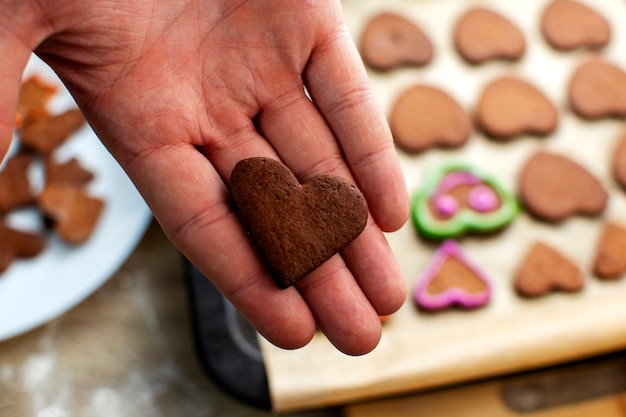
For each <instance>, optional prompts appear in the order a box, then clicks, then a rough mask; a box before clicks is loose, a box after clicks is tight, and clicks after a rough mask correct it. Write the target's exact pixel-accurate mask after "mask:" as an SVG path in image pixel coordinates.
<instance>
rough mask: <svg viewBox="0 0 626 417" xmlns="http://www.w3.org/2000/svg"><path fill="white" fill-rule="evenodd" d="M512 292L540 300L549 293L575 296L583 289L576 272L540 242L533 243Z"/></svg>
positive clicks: (579, 276) (571, 264)
mask: <svg viewBox="0 0 626 417" xmlns="http://www.w3.org/2000/svg"><path fill="white" fill-rule="evenodd" d="M514 284H515V289H516V290H517V292H518V293H519V294H520V295H522V296H524V297H530V298H534V297H540V296H542V295H545V294H547V293H549V292H551V291H564V292H576V291H580V290H581V289H582V288H583V286H584V281H583V275H582V272H581V270H580V268H579V267H578V266H577V265H576V264H575V263H573V262H572V261H571V260H569V259H568V258H567V257H565V256H564V255H563V254H561V253H559V252H558V251H557V250H555V249H554V248H552V247H550V246H548V245H546V244H545V243H543V242H536V243H535V244H534V245H533V246H532V248H531V249H530V251H529V252H528V254H527V255H526V258H525V259H524V260H523V262H522V264H521V266H520V267H519V269H518V270H517V273H516V275H515V278H514Z"/></svg>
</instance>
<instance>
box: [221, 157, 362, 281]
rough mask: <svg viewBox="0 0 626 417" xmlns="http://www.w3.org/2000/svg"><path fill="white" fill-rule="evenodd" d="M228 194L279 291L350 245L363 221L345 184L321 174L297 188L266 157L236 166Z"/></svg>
mask: <svg viewBox="0 0 626 417" xmlns="http://www.w3.org/2000/svg"><path fill="white" fill-rule="evenodd" d="M230 192H231V196H232V199H233V202H234V206H235V209H236V211H237V213H238V214H239V217H240V218H241V221H242V223H243V225H244V227H245V228H246V230H247V231H248V233H249V235H250V238H251V240H252V242H253V244H254V246H255V248H256V250H257V251H258V253H259V255H260V256H261V258H262V259H264V260H265V262H266V265H267V267H268V269H269V271H270V273H271V274H272V277H273V278H274V280H275V281H276V284H277V286H278V287H279V288H286V287H288V286H290V285H293V284H294V283H295V282H296V281H298V280H300V279H302V278H304V277H305V276H306V275H307V274H309V273H310V272H311V271H313V270H314V269H315V268H317V267H318V266H320V265H321V264H322V263H324V262H325V261H326V260H328V259H329V258H330V257H331V256H333V255H334V254H335V253H337V252H338V251H339V250H341V249H342V248H343V247H344V246H345V245H347V244H348V243H350V242H351V241H352V240H354V239H355V238H356V237H357V236H358V235H359V234H360V233H361V232H362V231H363V229H364V228H365V224H366V222H367V216H368V211H367V204H366V202H365V198H364V197H363V195H362V194H361V192H360V191H359V190H358V188H357V187H356V186H354V185H353V184H351V183H350V182H348V181H347V180H345V179H343V178H341V177H337V176H331V175H321V176H318V177H314V178H312V179H311V180H309V181H307V182H306V183H304V184H300V183H299V182H298V179H297V178H296V177H295V176H294V175H293V173H292V172H291V171H290V170H289V169H288V168H287V167H286V166H284V165H283V164H281V163H279V162H278V161H275V160H273V159H269V158H249V159H244V160H242V161H240V162H238V163H237V165H236V166H235V168H234V170H233V172H232V174H231V177H230Z"/></svg>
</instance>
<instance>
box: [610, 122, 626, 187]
mask: <svg viewBox="0 0 626 417" xmlns="http://www.w3.org/2000/svg"><path fill="white" fill-rule="evenodd" d="M611 172H612V174H613V178H614V179H615V181H616V182H617V183H618V184H619V186H620V187H621V188H622V190H623V191H626V131H624V133H622V135H621V136H620V138H619V139H618V141H617V146H616V147H615V151H614V152H613V157H612V160H611Z"/></svg>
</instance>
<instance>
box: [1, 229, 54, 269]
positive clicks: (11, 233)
mask: <svg viewBox="0 0 626 417" xmlns="http://www.w3.org/2000/svg"><path fill="white" fill-rule="evenodd" d="M45 244H46V241H45V239H44V237H43V236H41V235H39V234H36V233H30V232H24V231H21V230H17V229H14V228H12V227H9V226H7V225H6V224H5V223H4V222H0V273H1V272H4V271H5V270H6V269H7V268H8V267H9V266H10V265H11V264H12V263H13V261H14V260H15V259H17V258H32V257H34V256H37V255H38V254H39V253H41V251H42V250H43V248H44V246H45Z"/></svg>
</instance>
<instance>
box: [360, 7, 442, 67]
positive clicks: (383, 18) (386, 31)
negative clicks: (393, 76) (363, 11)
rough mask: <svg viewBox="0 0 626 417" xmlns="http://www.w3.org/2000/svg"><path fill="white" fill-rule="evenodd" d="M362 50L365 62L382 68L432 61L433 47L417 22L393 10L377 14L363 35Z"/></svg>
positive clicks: (420, 64)
mask: <svg viewBox="0 0 626 417" xmlns="http://www.w3.org/2000/svg"><path fill="white" fill-rule="evenodd" d="M359 50H360V52H361V56H362V57H363V61H364V62H365V63H366V64H367V65H369V66H370V67H372V68H374V69H376V70H379V71H388V70H391V69H394V68H396V67H401V66H422V65H426V64H427V63H429V62H430V60H431V59H432V56H433V47H432V44H431V42H430V40H429V39H428V37H427V36H426V34H425V33H424V32H423V31H422V29H420V28H419V26H417V25H416V24H415V23H413V22H412V21H410V20H408V19H407V18H405V17H403V16H400V15H397V14H394V13H381V14H379V15H376V16H374V17H373V18H372V19H371V20H370V21H369V22H368V23H367V24H366V25H365V29H364V30H363V33H362V34H361V39H360V45H359Z"/></svg>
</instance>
